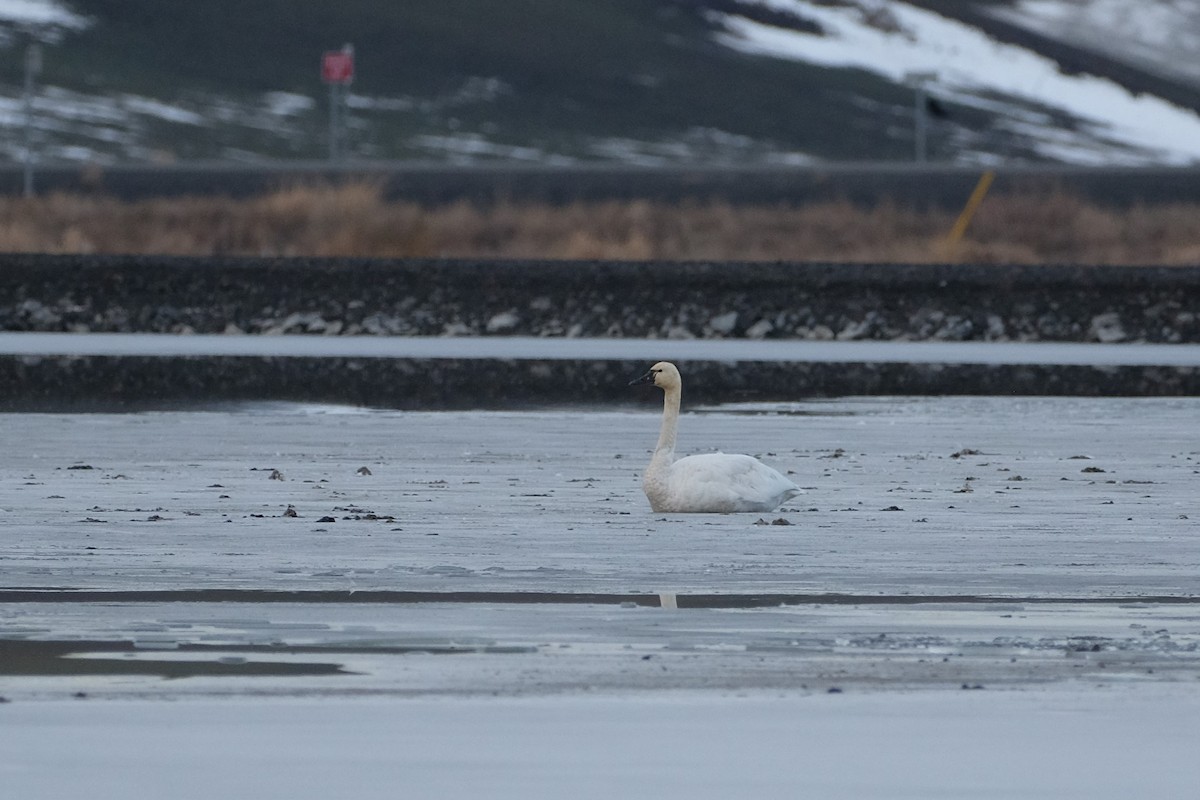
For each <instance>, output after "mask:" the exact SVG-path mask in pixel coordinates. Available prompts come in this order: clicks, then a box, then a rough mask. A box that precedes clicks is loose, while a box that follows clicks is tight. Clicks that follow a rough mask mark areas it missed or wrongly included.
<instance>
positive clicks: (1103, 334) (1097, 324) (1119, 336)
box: [1088, 311, 1129, 344]
mask: <svg viewBox="0 0 1200 800" xmlns="http://www.w3.org/2000/svg"><path fill="white" fill-rule="evenodd" d="M1088 335H1089V336H1090V337H1091V338H1092V339H1093V340H1095V341H1097V342H1101V343H1103V344H1109V343H1111V342H1122V341H1125V339H1127V338H1129V337H1128V335H1127V334H1126V333H1125V327H1124V326H1123V325H1122V324H1121V315H1120V314H1118V313H1117V312H1116V311H1109V312H1107V313H1104V314H1097V315H1096V316H1094V317H1092V324H1091V327H1090V328H1088Z"/></svg>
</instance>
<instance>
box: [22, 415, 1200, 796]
mask: <svg viewBox="0 0 1200 800" xmlns="http://www.w3.org/2000/svg"><path fill="white" fill-rule="evenodd" d="M1198 411H1200V400H1197V399H1171V400H1147V399H1139V400H1131V399H1102V400H1073V399H1066V398H1053V399H1050V398H1047V399H1026V398H944V399H942V398H930V399H906V398H885V399H865V400H864V399H850V400H838V401H830V402H815V403H791V404H779V405H766V404H757V405H741V406H731V407H717V408H706V409H698V410H696V411H695V412H693V413H690V414H686V415H685V416H684V418H683V420H682V423H681V424H682V431H681V436H682V439H681V446H682V447H683V448H684V449H687V450H688V451H698V450H704V449H708V448H712V447H720V448H723V449H726V450H731V451H732V450H740V451H743V452H751V453H754V454H756V455H759V456H760V457H762V458H764V459H765V460H767V461H769V462H771V463H773V464H775V465H776V466H779V467H781V468H784V469H787V470H792V471H793V472H794V477H795V478H796V479H797V481H798V482H799V483H800V484H801V485H803V486H805V487H807V493H806V494H805V495H804V496H803V497H802V498H800V499H801V501H802V502H800V503H797V504H794V505H789V506H786V507H785V508H784V509H782V510H780V511H779V512H777V513H774V514H771V515H757V514H741V515H728V516H721V515H700V516H684V515H679V516H665V515H657V514H652V513H650V512H649V510H648V508H647V506H646V503H645V500H644V498H643V497H642V495H641V491H640V487H639V485H638V479H639V475H640V471H641V468H642V466H643V461H644V460H645V459H646V458H647V457H648V450H649V448H650V446H651V444H652V442H653V441H654V437H655V434H656V429H657V423H658V419H657V414H655V413H650V412H627V411H604V412H597V411H591V412H586V411H569V412H566V411H545V412H525V413H491V412H486V413H485V412H470V413H458V412H453V413H451V412H446V413H396V412H374V411H368V410H363V409H338V408H325V407H319V406H286V405H281V404H271V405H263V406H251V407H246V408H243V409H241V410H236V411H229V412H176V413H147V414H128V415H114V414H86V415H50V414H7V415H0V435H2V436H3V440H2V441H0V536H2V539H3V542H4V549H3V550H2V551H0V697H2V698H3V699H4V700H7V701H8V702H0V726H2V727H3V729H4V731H5V733H6V736H5V737H4V744H3V745H2V746H0V780H3V785H4V787H5V790H6V791H7V792H9V793H12V794H13V795H14V796H20V797H22V798H31V799H32V800H40V799H41V798H60V797H72V796H86V797H89V798H94V799H95V800H103V799H104V798H117V797H121V798H124V797H128V796H129V793H130V791H131V787H136V791H137V793H139V794H143V795H146V796H151V795H153V796H160V795H161V796H170V797H174V798H182V799H184V800H186V798H192V797H195V798H201V797H203V798H210V797H213V796H222V795H224V796H237V797H240V796H250V795H252V796H255V797H264V798H272V797H280V798H282V797H287V798H289V800H306V799H307V798H310V797H311V798H317V797H329V796H332V795H337V796H342V795H346V796H353V797H361V798H371V797H395V796H398V795H403V796H414V797H428V796H446V797H457V796H485V797H496V798H509V797H523V798H525V797H565V796H570V797H581V798H589V797H597V798H599V797H606V798H607V797H640V796H649V795H653V796H655V797H663V798H676V797H678V798H683V797H687V798H707V797H731V796H744V795H745V796H749V795H751V794H752V795H753V796H756V797H760V798H773V797H780V798H783V797H789V798H790V797H803V796H819V797H822V798H842V797H845V798H916V797H922V798H924V797H933V796H947V797H955V798H965V799H966V800H975V799H978V800H984V798H995V797H1013V798H1037V797H1045V798H1055V799H1056V800H1057V799H1058V798H1087V799H1088V800H1107V799H1108V798H1113V800H1115V799H1116V798H1122V800H1123V798H1126V797H1133V796H1155V797H1186V796H1189V792H1191V791H1192V790H1193V789H1194V787H1195V785H1196V783H1197V781H1198V780H1200V764H1198V763H1197V761H1196V759H1195V758H1194V753H1193V750H1194V748H1195V741H1196V740H1197V736H1198V734H1200V714H1198V713H1197V712H1200V693H1198V692H1197V691H1196V689H1197V687H1198V686H1200V613H1197V608H1198V606H1197V596H1198V595H1200V587H1198V586H1197V582H1196V575H1197V574H1200V569H1198V567H1200V563H1198V562H1200V546H1197V537H1196V528H1195V525H1196V524H1197V522H1196V521H1197V520H1200V513H1198V512H1197V511H1196V509H1195V502H1194V497H1195V491H1194V487H1195V483H1196V480H1197V478H1196V476H1197V474H1200V462H1198V459H1200V446H1198V445H1197V444H1196V442H1195V441H1194V437H1193V436H1192V431H1193V430H1194V420H1195V419H1196V414H1197V412H1198ZM362 466H367V467H369V469H370V473H371V474H370V475H365V474H364V475H360V474H358V470H359V468H360V467H362ZM289 508H291V509H292V510H293V511H294V513H295V516H290V515H288V513H287V510H288V509H289ZM764 516H765V517H766V518H764ZM324 517H330V518H331V519H332V520H333V521H321V520H322V519H323V518H324ZM760 519H761V520H762V522H763V523H768V524H759V521H760ZM776 520H786V521H788V522H790V523H791V524H790V525H783V524H769V523H772V522H775V521H776ZM30 587H33V588H34V591H33V592H32V593H31V592H30ZM226 588H233V589H239V590H244V591H243V592H242V593H240V594H239V593H235V594H232V595H229V596H228V599H226V600H225V601H224V602H212V601H210V600H205V599H204V598H205V597H209V596H210V595H205V594H204V592H206V591H207V592H211V591H213V590H219V589H226ZM82 589H92V590H102V591H109V592H122V594H121V595H120V596H119V597H120V598H121V599H120V600H117V599H115V596H110V599H104V598H103V597H91V599H87V600H86V601H84V600H85V598H84V597H82V596H78V595H76V596H73V595H72V592H74V591H78V590H82ZM264 589H272V590H279V591H290V592H295V594H294V595H291V596H290V598H284V599H285V600H286V601H285V602H256V601H255V598H254V595H253V593H254V592H255V591H256V590H264ZM323 589H324V590H339V591H340V592H341V593H342V594H341V595H340V598H339V600H338V601H337V602H330V601H328V599H324V600H323V599H322V598H323V596H320V595H316V594H314V592H315V591H316V590H323ZM153 590H163V591H164V592H165V594H162V595H152V594H149V592H151V591H153ZM350 590H355V593H354V594H350V593H349V591H350ZM371 590H380V591H386V592H393V593H395V592H397V591H400V590H421V591H426V592H430V593H433V596H435V597H436V596H438V595H440V596H441V597H443V598H444V599H443V601H440V602H406V601H404V600H403V599H402V598H400V599H398V597H399V596H398V595H395V594H393V595H392V596H390V599H387V598H384V599H383V600H375V601H371V599H370V597H367V598H366V599H367V600H368V602H361V601H359V600H357V599H356V597H358V596H359V595H361V594H366V593H367V592H368V591H371ZM456 591H457V592H475V593H477V595H476V596H475V598H474V599H473V601H471V602H457V601H456V602H449V600H452V599H454V598H455V596H454V595H451V594H447V593H451V592H456ZM581 591H594V592H597V593H599V594H598V595H597V597H598V599H597V600H594V601H592V602H578V601H572V602H537V603H527V602H512V600H513V599H514V598H516V597H518V596H519V595H520V594H521V593H525V592H540V593H543V595H542V596H543V597H544V598H546V597H548V598H552V597H553V596H555V595H559V596H561V597H562V598H563V599H565V600H569V599H570V598H569V597H567V595H568V594H569V593H571V592H581ZM631 592H632V593H647V594H648V595H650V596H656V595H657V594H658V593H663V594H670V593H673V594H674V596H675V597H676V598H677V599H678V601H679V602H678V605H679V607H678V608H677V609H669V608H657V607H649V606H646V605H637V604H635V603H632V602H626V603H621V602H617V601H618V600H619V599H620V593H631ZM773 592H774V593H780V592H783V593H792V594H793V597H792V599H791V600H790V601H789V604H787V605H778V604H776V605H770V604H767V605H759V606H755V605H754V604H752V603H751V604H750V605H749V606H747V607H744V608H735V607H720V603H715V604H714V603H712V602H709V603H708V605H707V606H706V607H687V601H688V600H689V599H690V600H696V599H701V600H703V599H705V598H708V600H709V601H711V600H713V599H714V598H716V599H717V600H720V599H721V598H726V599H728V598H743V599H752V598H754V597H763V596H764V595H767V594H769V593H773ZM830 592H838V593H842V595H841V596H840V597H835V596H832V595H829V594H826V593H830ZM605 593H608V594H605ZM798 595H807V596H808V597H809V599H808V600H805V599H804V598H803V597H799V598H798V599H797V597H796V596H798ZM935 595H936V597H935ZM639 596H643V595H639ZM605 597H607V598H609V599H608V600H605ZM306 598H307V599H308V600H311V602H304V601H305V600H306ZM462 599H464V598H463V597H461V596H459V597H458V600H462ZM468 599H469V598H468ZM276 600H279V598H276ZM702 605H703V604H702ZM165 677H172V678H173V679H171V680H164V678H165ZM164 701H171V702H164Z"/></svg>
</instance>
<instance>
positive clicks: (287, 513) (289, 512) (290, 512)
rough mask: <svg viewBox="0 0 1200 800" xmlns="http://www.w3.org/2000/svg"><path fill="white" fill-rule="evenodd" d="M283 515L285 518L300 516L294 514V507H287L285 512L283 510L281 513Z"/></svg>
mask: <svg viewBox="0 0 1200 800" xmlns="http://www.w3.org/2000/svg"><path fill="white" fill-rule="evenodd" d="M283 515H284V516H285V517H298V516H300V515H299V514H297V513H296V507H295V506H288V507H287V509H285V510H284V512H283Z"/></svg>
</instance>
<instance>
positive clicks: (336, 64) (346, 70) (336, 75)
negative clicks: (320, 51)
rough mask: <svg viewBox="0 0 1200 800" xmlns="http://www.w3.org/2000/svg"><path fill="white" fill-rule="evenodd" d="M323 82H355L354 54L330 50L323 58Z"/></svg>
mask: <svg viewBox="0 0 1200 800" xmlns="http://www.w3.org/2000/svg"><path fill="white" fill-rule="evenodd" d="M321 80H323V81H324V82H325V83H350V82H352V81H353V80H354V53H348V52H346V51H345V50H330V51H328V52H326V53H325V55H323V56H322V57H321Z"/></svg>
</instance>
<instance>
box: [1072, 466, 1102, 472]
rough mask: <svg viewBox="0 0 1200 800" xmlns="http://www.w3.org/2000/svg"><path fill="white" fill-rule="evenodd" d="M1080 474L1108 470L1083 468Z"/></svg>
mask: <svg viewBox="0 0 1200 800" xmlns="http://www.w3.org/2000/svg"><path fill="white" fill-rule="evenodd" d="M1079 471H1080V472H1107V471H1108V470H1105V469H1100V467H1084V468H1083V469H1081V470H1079Z"/></svg>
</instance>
